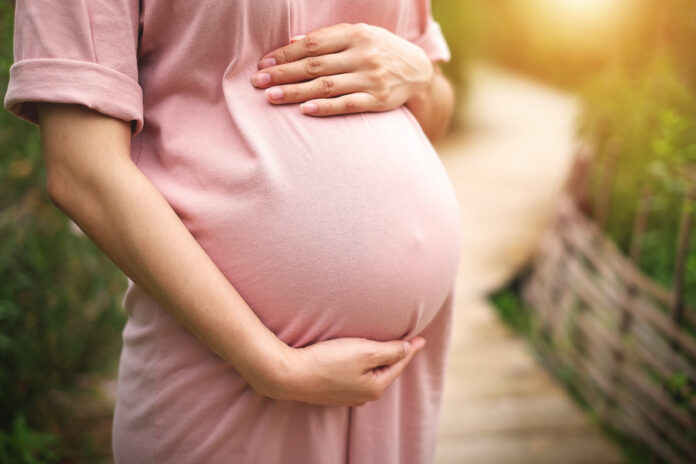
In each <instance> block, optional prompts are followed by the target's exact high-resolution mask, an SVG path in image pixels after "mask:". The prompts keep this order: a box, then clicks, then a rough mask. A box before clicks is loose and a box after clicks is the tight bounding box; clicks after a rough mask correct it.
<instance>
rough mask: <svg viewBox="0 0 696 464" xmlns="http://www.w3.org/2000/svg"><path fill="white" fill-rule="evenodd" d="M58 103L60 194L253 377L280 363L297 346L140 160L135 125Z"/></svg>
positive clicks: (54, 158) (50, 149)
mask: <svg viewBox="0 0 696 464" xmlns="http://www.w3.org/2000/svg"><path fill="white" fill-rule="evenodd" d="M55 111H58V110H56V109H55V108H53V107H49V108H48V109H45V108H43V105H42V110H41V115H40V117H41V121H42V124H41V130H42V138H43V139H44V140H45V141H46V140H50V141H54V142H53V146H50V145H49V146H46V142H44V143H45V145H44V151H45V152H46V155H47V156H46V158H47V159H46V161H47V170H48V184H49V192H50V193H51V196H52V198H53V199H54V201H55V202H56V204H57V205H58V206H59V207H60V208H61V209H63V210H64V211H65V212H66V213H67V214H68V216H70V217H71V218H72V219H73V220H74V221H75V222H76V223H77V224H78V225H79V226H80V228H82V230H83V231H84V232H85V233H86V234H87V235H88V236H89V237H90V238H91V239H92V240H93V241H94V242H95V243H96V244H97V245H98V246H99V247H100V248H101V249H102V250H103V251H104V252H105V253H106V254H107V255H108V256H109V257H110V258H111V259H112V260H113V261H114V263H116V265H118V266H119V267H120V268H121V269H122V270H123V271H124V272H125V273H126V274H127V275H128V276H129V277H130V278H131V279H132V280H133V281H134V282H135V283H136V284H137V285H138V286H139V287H141V288H142V289H143V290H144V291H145V292H147V293H148V294H149V295H151V296H152V297H153V298H154V299H155V300H156V301H158V302H159V303H160V304H161V305H162V306H163V307H164V308H166V309H167V310H168V311H169V312H170V313H171V314H172V315H173V316H174V317H175V318H176V319H177V320H178V321H180V322H181V323H182V324H183V325H184V326H185V327H187V328H188V329H189V330H190V331H191V332H192V333H193V334H195V335H196V336H197V337H198V338H199V339H200V340H201V341H202V342H203V343H204V344H206V345H207V346H208V347H209V348H211V349H212V350H213V351H214V352H216V353H217V354H218V355H219V356H220V357H222V358H223V359H225V360H226V361H228V362H230V363H231V364H232V365H233V366H234V367H235V368H236V369H237V370H238V371H239V372H240V373H241V374H242V375H243V376H245V378H247V376H250V375H252V374H250V373H252V372H254V373H258V372H259V370H261V371H263V370H264V369H266V370H271V369H275V368H276V367H277V365H276V364H274V362H276V360H278V355H279V353H282V352H283V350H284V349H286V348H287V347H286V346H285V345H284V344H283V343H282V342H281V341H280V340H279V339H278V338H277V337H275V335H274V334H273V333H272V332H270V331H269V330H268V329H267V328H266V327H265V326H264V325H263V324H262V323H261V321H260V320H259V319H258V318H257V317H256V315H255V314H254V313H253V311H252V310H251V309H250V308H249V306H248V305H247V304H246V303H245V302H244V300H243V299H242V298H241V296H240V295H239V294H238V293H237V292H236V291H235V289H234V288H233V286H232V285H231V284H230V283H229V281H228V280H227V279H226V278H225V276H224V275H223V274H222V273H221V272H220V270H219V269H218V268H217V266H215V264H214V263H213V262H212V260H211V259H210V257H209V256H208V255H207V254H206V253H205V251H204V250H203V249H202V248H201V246H200V245H199V244H198V242H196V240H195V239H194V238H193V236H192V235H191V234H190V233H189V231H188V230H187V229H186V227H185V226H184V224H183V223H182V222H181V220H180V219H179V218H178V216H177V215H176V213H175V212H174V211H173V210H172V208H171V207H170V206H169V204H168V203H167V202H166V200H165V199H164V197H163V196H162V195H161V194H160V192H159V191H158V190H157V189H156V188H155V187H154V186H153V184H152V183H151V182H150V181H149V180H148V179H147V178H146V177H145V176H144V175H143V174H142V173H141V172H140V170H139V169H138V168H137V167H136V166H135V165H134V164H133V163H132V162H131V160H130V149H129V143H130V142H129V139H130V130H129V128H126V127H125V126H126V125H125V124H124V125H123V130H122V131H120V132H119V131H114V130H113V125H114V124H123V123H121V122H118V121H116V120H114V119H111V118H106V117H103V116H95V115H94V114H88V113H86V112H87V111H88V110H86V109H84V108H82V109H80V108H73V110H72V111H74V114H72V117H71V118H70V119H69V120H68V122H65V121H66V118H64V117H63V119H62V122H60V123H54V122H53V119H54V118H53V116H54V115H53V114H52V113H54V112H55ZM44 121H45V124H44ZM107 126H108V127H107ZM95 140H99V142H98V143H95ZM56 142H58V143H56ZM269 374H271V375H272V374H273V373H272V372H270V373H269ZM247 380H248V381H249V380H253V379H249V378H247ZM250 383H251V382H250Z"/></svg>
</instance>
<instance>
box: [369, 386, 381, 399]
mask: <svg viewBox="0 0 696 464" xmlns="http://www.w3.org/2000/svg"><path fill="white" fill-rule="evenodd" d="M383 391H384V390H382V389H381V388H380V387H379V386H376V387H373V388H372V389H371V390H370V392H369V393H368V395H369V398H370V401H376V400H378V399H380V398H381V397H382V392H383Z"/></svg>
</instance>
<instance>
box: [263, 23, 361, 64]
mask: <svg viewBox="0 0 696 464" xmlns="http://www.w3.org/2000/svg"><path fill="white" fill-rule="evenodd" d="M344 28H345V25H344V24H336V25H334V26H329V27H325V28H322V29H317V30H315V31H312V32H309V33H308V34H307V35H306V36H305V37H303V38H301V39H299V40H296V41H293V42H292V43H290V44H289V45H285V46H284V47H280V48H276V49H275V50H273V51H271V52H270V53H267V54H266V55H264V56H263V57H262V58H261V59H260V60H259V63H258V67H259V69H264V68H267V67H269V66H275V65H278V64H283V63H290V62H293V61H297V60H300V59H302V58H306V57H308V56H318V55H325V54H327V53H336V52H340V51H342V50H345V49H346V48H347V46H348V41H347V40H346V37H345V34H344V32H343V31H344Z"/></svg>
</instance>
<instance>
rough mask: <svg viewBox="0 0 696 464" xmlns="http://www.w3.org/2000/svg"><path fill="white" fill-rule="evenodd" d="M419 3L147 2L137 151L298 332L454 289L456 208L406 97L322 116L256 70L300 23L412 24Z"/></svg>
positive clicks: (282, 321)
mask: <svg viewBox="0 0 696 464" xmlns="http://www.w3.org/2000/svg"><path fill="white" fill-rule="evenodd" d="M417 4H418V3H416V2H411V1H403V0H384V1H380V2H372V1H366V0H358V1H356V0H353V1H349V0H344V1H333V2H328V1H325V0H247V1H222V0H206V1H199V2H190V1H187V0H171V1H166V2H164V1H153V0H150V1H148V0H145V1H144V2H143V10H142V15H141V17H142V20H141V22H142V37H141V41H140V47H139V73H140V84H141V86H142V88H143V95H144V112H145V126H144V130H143V132H142V133H141V134H139V135H138V136H137V137H136V138H135V139H134V143H133V156H134V159H135V160H136V162H137V163H138V166H139V167H140V169H141V170H142V171H143V172H144V173H145V174H146V175H147V176H148V177H149V178H150V179H151V180H152V181H153V183H154V184H155V185H156V186H157V187H158V189H159V190H160V191H161V192H162V193H163V194H164V196H165V197H166V198H167V200H168V201H169V203H170V204H171V205H172V207H173V208H174V209H175V211H176V212H177V214H179V216H180V217H181V219H182V220H183V222H184V223H185V224H186V226H187V227H188V228H189V230H190V231H191V232H192V234H193V235H194V237H195V238H196V239H197V240H198V241H199V243H200V244H201V245H202V246H203V247H204V249H205V250H206V251H207V253H208V254H209V255H210V256H211V258H212V259H213V260H214V261H215V263H216V264H217V265H218V266H219V267H220V269H221V270H222V272H223V273H224V274H225V275H226V277H227V278H228V279H229V280H230V282H231V283H232V284H233V285H234V287H235V288H236V289H237V290H238V291H239V293H240V294H241V295H242V297H244V299H245V300H246V301H247V303H249V305H250V306H251V307H252V309H253V310H254V311H255V312H256V314H258V315H259V317H260V318H261V319H262V320H263V321H264V323H265V324H266V325H268V326H269V328H271V330H273V331H274V332H275V333H276V334H277V335H278V336H279V337H280V338H281V339H283V340H284V341H286V342H287V343H289V344H291V345H294V346H300V345H305V344H308V343H312V342H316V341H318V340H322V339H328V338H334V337H340V336H360V337H366V338H372V339H378V340H386V339H394V338H399V337H410V336H413V335H415V334H416V333H418V332H419V331H420V330H422V329H423V328H424V327H425V326H426V325H427V323H428V322H429V321H430V320H431V319H432V318H433V317H434V315H435V314H436V312H437V311H438V309H439V308H440V307H441V306H442V304H443V302H444V301H445V298H446V297H447V295H448V293H449V292H450V290H451V288H452V284H453V281H454V276H455V273H456V268H457V262H458V259H459V228H460V217H459V212H458V208H457V204H456V200H455V197H454V193H453V189H452V186H451V184H450V182H449V180H448V178H447V175H446V173H445V171H444V169H443V167H442V164H441V162H440V160H439V158H438V156H437V154H436V153H435V151H434V150H433V148H432V146H431V144H430V142H429V141H428V140H427V138H426V137H425V135H424V134H423V132H422V130H421V129H420V127H419V125H418V122H417V121H416V120H415V118H414V117H413V115H412V114H411V113H410V112H409V111H408V110H407V109H406V108H405V107H401V108H398V109H396V110H393V111H388V112H382V113H361V114H353V115H344V116H336V117H330V118H316V117H311V116H307V115H304V114H302V113H301V112H300V110H299V108H298V105H296V104H292V105H281V106H273V105H271V104H269V103H268V102H267V100H266V98H265V94H264V92H263V91H262V90H259V89H256V88H254V87H253V86H252V85H251V84H250V82H249V79H250V77H251V75H252V74H253V73H254V72H255V71H256V69H257V68H256V63H257V61H258V59H259V58H261V56H263V55H264V54H265V53H267V52H268V51H270V50H272V49H274V48H277V47H280V46H283V45H285V44H287V43H288V42H289V39H290V37H291V36H293V35H295V34H300V33H306V32H308V31H310V30H312V29H316V28H319V27H323V26H329V25H331V24H334V23H337V22H366V23H369V24H374V25H377V26H381V27H384V28H386V29H388V30H390V31H392V32H394V33H397V34H399V35H402V36H405V37H408V35H409V34H412V33H413V31H416V30H417V29H418V25H417V24H414V21H417V18H418V17H419V15H418V14H417V12H416V11H414V9H415V8H418V7H417V6H416V5H417ZM127 301H128V300H127ZM127 308H128V305H127Z"/></svg>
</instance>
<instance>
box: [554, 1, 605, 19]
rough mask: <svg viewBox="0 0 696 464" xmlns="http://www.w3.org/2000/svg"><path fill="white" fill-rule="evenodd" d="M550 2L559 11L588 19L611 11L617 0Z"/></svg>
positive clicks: (577, 17)
mask: <svg viewBox="0 0 696 464" xmlns="http://www.w3.org/2000/svg"><path fill="white" fill-rule="evenodd" d="M551 3H552V4H553V6H554V7H555V9H557V10H558V11H559V13H562V14H565V15H566V16H572V17H576V19H582V18H585V19H588V18H599V17H602V16H604V15H606V14H609V13H612V12H613V10H615V8H616V7H617V4H618V3H619V2H618V1H617V0H551Z"/></svg>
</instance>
